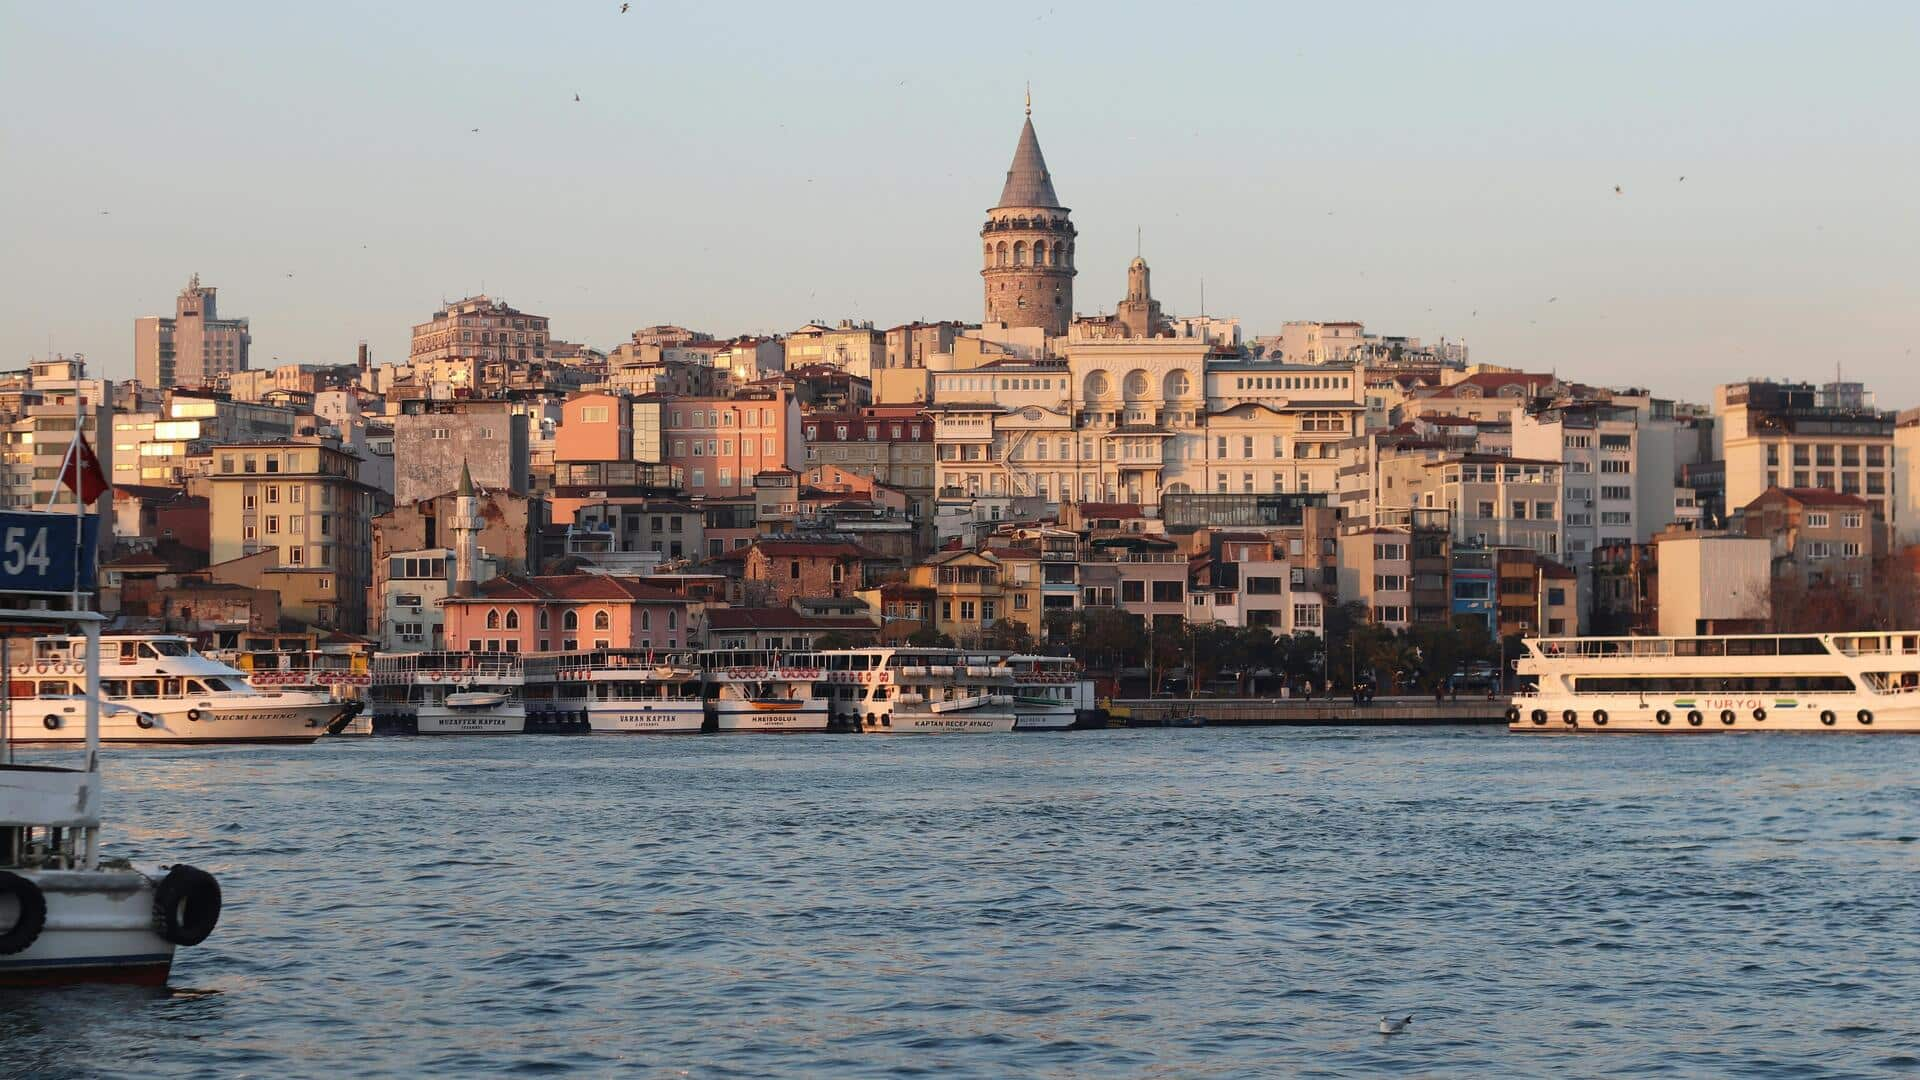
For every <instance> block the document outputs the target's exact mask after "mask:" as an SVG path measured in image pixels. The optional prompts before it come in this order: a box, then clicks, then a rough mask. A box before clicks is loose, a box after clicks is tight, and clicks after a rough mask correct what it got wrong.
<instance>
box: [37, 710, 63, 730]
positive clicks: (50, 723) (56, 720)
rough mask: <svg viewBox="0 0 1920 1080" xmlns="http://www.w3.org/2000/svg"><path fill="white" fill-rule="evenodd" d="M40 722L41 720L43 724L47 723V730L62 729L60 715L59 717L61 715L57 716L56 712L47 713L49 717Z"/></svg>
mask: <svg viewBox="0 0 1920 1080" xmlns="http://www.w3.org/2000/svg"><path fill="white" fill-rule="evenodd" d="M40 722H41V723H42V724H45V725H46V726H47V730H48V731H59V730H60V717H59V716H57V715H55V714H53V713H48V714H47V718H46V719H45V720H42V721H40Z"/></svg>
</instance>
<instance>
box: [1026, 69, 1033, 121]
mask: <svg viewBox="0 0 1920 1080" xmlns="http://www.w3.org/2000/svg"><path fill="white" fill-rule="evenodd" d="M1027 118H1028V119H1032V118H1033V80H1032V79H1028V80H1027Z"/></svg>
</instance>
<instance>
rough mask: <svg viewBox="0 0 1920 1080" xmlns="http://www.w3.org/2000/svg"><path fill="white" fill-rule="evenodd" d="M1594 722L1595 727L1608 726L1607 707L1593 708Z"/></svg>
mask: <svg viewBox="0 0 1920 1080" xmlns="http://www.w3.org/2000/svg"><path fill="white" fill-rule="evenodd" d="M1593 723H1594V726H1595V727H1606V726H1607V710H1605V709H1595V710H1593Z"/></svg>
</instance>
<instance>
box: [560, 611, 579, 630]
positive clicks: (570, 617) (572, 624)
mask: <svg viewBox="0 0 1920 1080" xmlns="http://www.w3.org/2000/svg"><path fill="white" fill-rule="evenodd" d="M560 629H562V630H578V629H580V613H579V612H577V611H575V610H573V609H572V608H568V609H567V613H566V614H565V615H562V616H560Z"/></svg>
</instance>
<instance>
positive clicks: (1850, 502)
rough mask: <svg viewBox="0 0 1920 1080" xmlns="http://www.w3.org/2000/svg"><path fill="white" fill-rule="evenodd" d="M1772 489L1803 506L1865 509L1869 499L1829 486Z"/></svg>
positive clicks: (1764, 496)
mask: <svg viewBox="0 0 1920 1080" xmlns="http://www.w3.org/2000/svg"><path fill="white" fill-rule="evenodd" d="M1771 490H1773V491H1778V492H1780V493H1781V494H1782V495H1785V496H1786V497H1787V498H1789V499H1792V500H1793V501H1794V502H1797V503H1800V504H1801V505H1803V506H1847V507H1854V508H1857V509H1865V508H1866V506H1867V500H1865V499H1863V498H1861V497H1859V496H1858V495H1843V494H1841V493H1840V492H1838V491H1832V490H1829V489H1827V488H1773V489H1771ZM1760 497H1761V498H1763V499H1764V498H1766V495H1764V494H1763V495H1761V496H1760Z"/></svg>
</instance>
